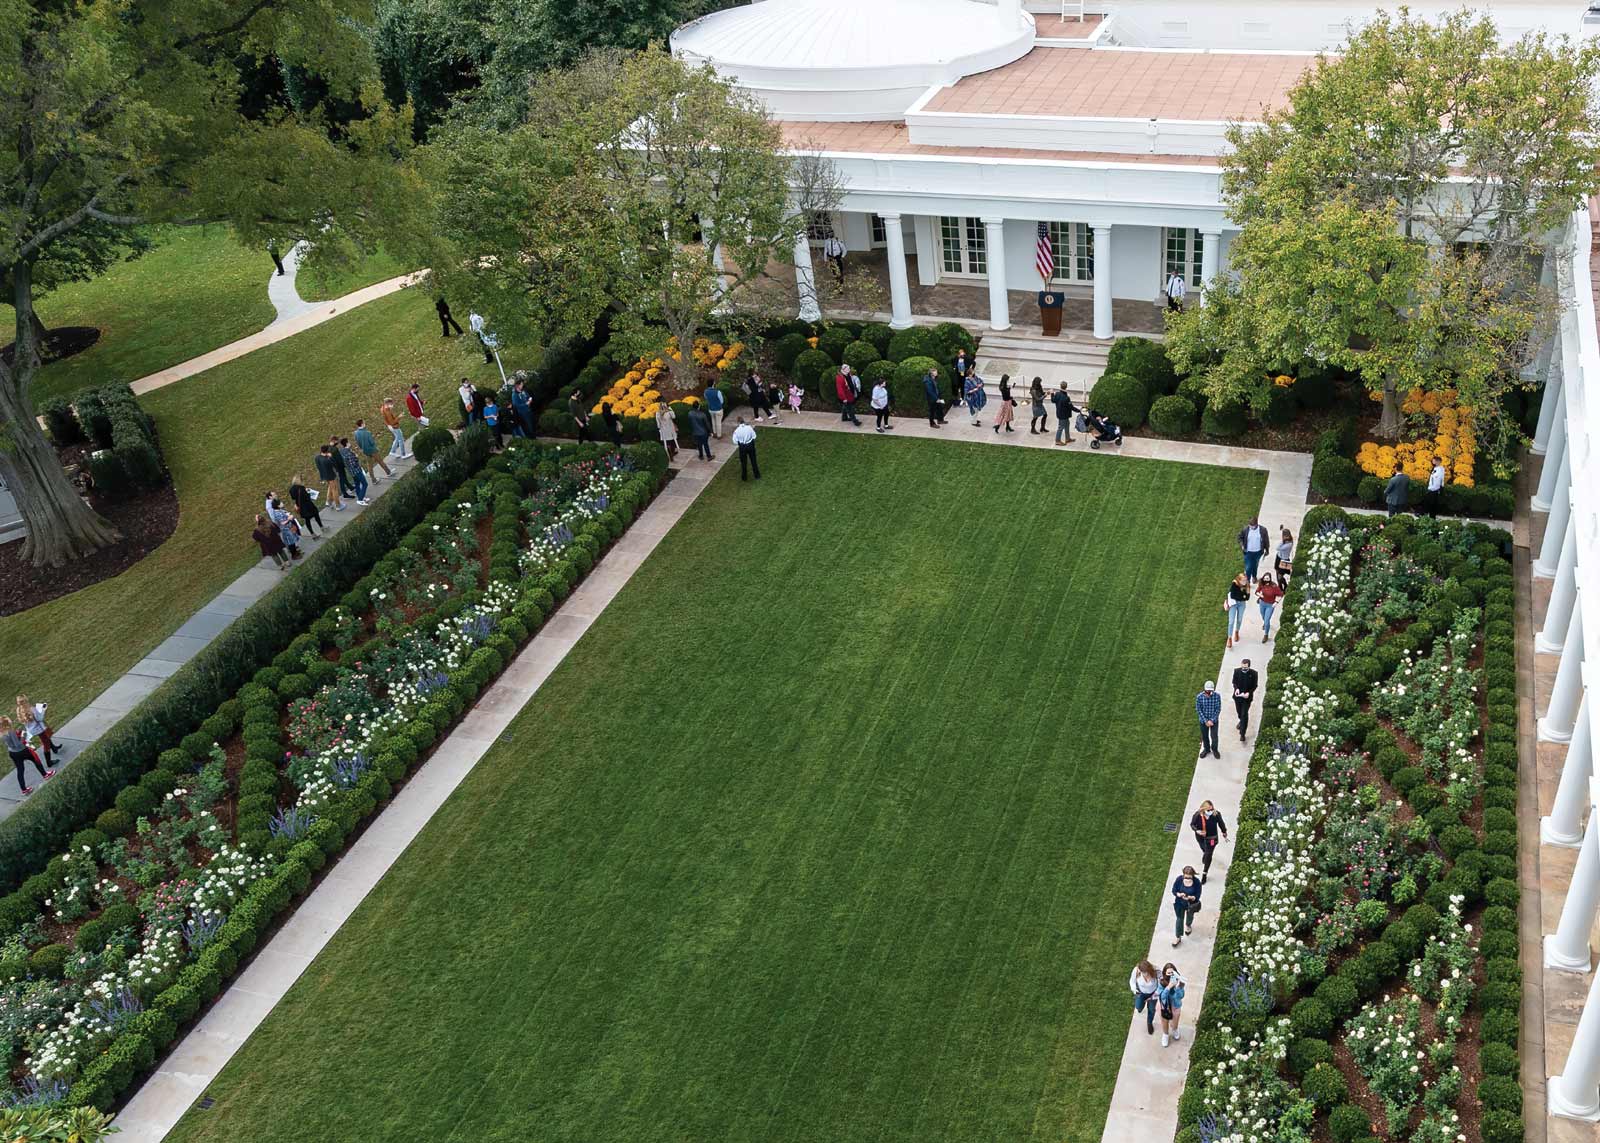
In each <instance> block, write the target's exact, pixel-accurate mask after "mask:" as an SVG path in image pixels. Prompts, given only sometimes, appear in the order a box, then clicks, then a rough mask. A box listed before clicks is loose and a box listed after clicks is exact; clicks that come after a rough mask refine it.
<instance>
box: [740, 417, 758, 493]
mask: <svg viewBox="0 0 1600 1143" xmlns="http://www.w3.org/2000/svg"><path fill="white" fill-rule="evenodd" d="M733 443H734V444H735V445H736V446H737V447H738V449H739V481H740V483H743V482H744V481H745V479H746V478H747V477H746V468H748V469H749V471H751V472H754V473H755V474H756V479H757V480H760V479H761V466H760V465H759V464H757V463H756V430H755V429H754V427H752V426H750V425H747V424H745V423H744V418H743V417H740V418H739V424H738V425H737V426H736V427H735V428H734V430H733Z"/></svg>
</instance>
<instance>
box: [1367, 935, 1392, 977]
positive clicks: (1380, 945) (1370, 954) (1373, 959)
mask: <svg viewBox="0 0 1600 1143" xmlns="http://www.w3.org/2000/svg"><path fill="white" fill-rule="evenodd" d="M1361 955H1362V956H1364V957H1365V958H1366V959H1367V962H1368V963H1369V964H1371V965H1372V967H1373V969H1374V970H1375V971H1376V972H1377V974H1378V976H1379V977H1380V978H1388V977H1391V976H1395V975H1396V974H1398V973H1399V971H1400V967H1401V964H1402V958H1401V955H1400V951H1399V950H1398V949H1396V948H1395V947H1394V946H1393V945H1391V944H1389V942H1387V941H1373V942H1372V943H1371V944H1369V945H1368V946H1367V948H1366V951H1365V952H1363V953H1362V954H1361Z"/></svg>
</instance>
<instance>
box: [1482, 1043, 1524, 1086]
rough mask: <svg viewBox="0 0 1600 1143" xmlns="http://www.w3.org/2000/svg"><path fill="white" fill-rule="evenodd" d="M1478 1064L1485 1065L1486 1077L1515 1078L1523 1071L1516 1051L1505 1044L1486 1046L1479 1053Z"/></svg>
mask: <svg viewBox="0 0 1600 1143" xmlns="http://www.w3.org/2000/svg"><path fill="white" fill-rule="evenodd" d="M1478 1062H1479V1063H1480V1064H1482V1065H1483V1072H1484V1075H1486V1076H1511V1077H1513V1078H1515V1077H1516V1076H1517V1075H1518V1074H1520V1072H1521V1070H1522V1067H1521V1064H1520V1062H1519V1061H1518V1059H1517V1053H1516V1051H1515V1050H1514V1049H1512V1048H1508V1047H1506V1046H1505V1045H1504V1044H1485V1045H1484V1046H1483V1049H1482V1050H1481V1051H1480V1052H1479V1053H1478Z"/></svg>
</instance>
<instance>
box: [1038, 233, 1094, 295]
mask: <svg viewBox="0 0 1600 1143" xmlns="http://www.w3.org/2000/svg"><path fill="white" fill-rule="evenodd" d="M1047 225H1048V227H1049V229H1050V250H1051V253H1052V254H1053V256H1054V257H1055V263H1056V271H1055V276H1054V277H1052V278H1051V279H1050V280H1051V281H1052V282H1092V281H1094V227H1092V226H1089V225H1088V224H1087V223H1082V222H1051V223H1047Z"/></svg>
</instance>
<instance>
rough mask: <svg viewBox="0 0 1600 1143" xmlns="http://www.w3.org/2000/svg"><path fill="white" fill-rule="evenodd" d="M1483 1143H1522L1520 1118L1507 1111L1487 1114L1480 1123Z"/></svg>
mask: <svg viewBox="0 0 1600 1143" xmlns="http://www.w3.org/2000/svg"><path fill="white" fill-rule="evenodd" d="M1480 1127H1481V1129H1482V1131H1483V1143H1522V1136H1523V1125H1522V1116H1520V1115H1516V1114H1513V1113H1512V1112H1509V1111H1490V1112H1487V1113H1486V1114H1485V1115H1484V1117H1483V1119H1482V1120H1481V1121H1480Z"/></svg>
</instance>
